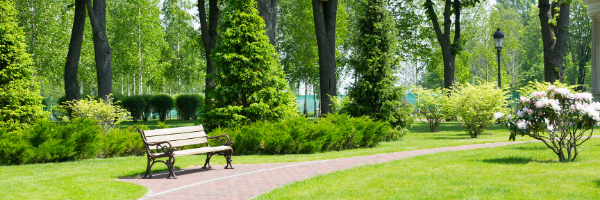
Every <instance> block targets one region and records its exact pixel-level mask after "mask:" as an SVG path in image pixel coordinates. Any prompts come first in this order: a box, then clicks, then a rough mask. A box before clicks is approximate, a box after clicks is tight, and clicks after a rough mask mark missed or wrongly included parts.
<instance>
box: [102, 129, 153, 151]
mask: <svg viewBox="0 0 600 200" xmlns="http://www.w3.org/2000/svg"><path fill="white" fill-rule="evenodd" d="M138 129H140V130H150V129H149V128H148V126H146V125H141V124H136V125H133V126H129V127H127V128H124V129H120V128H114V129H111V130H110V131H109V132H107V133H105V134H103V135H100V136H98V140H97V143H96V144H97V148H98V156H99V157H117V156H127V155H136V156H141V155H144V154H145V153H146V149H145V147H144V142H143V141H142V137H141V136H140V133H139V132H138Z"/></svg>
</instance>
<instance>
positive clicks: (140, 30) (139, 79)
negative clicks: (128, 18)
mask: <svg viewBox="0 0 600 200" xmlns="http://www.w3.org/2000/svg"><path fill="white" fill-rule="evenodd" d="M138 16H141V9H140V8H138ZM140 23H141V22H140V21H138V81H139V83H138V86H139V87H140V89H139V94H140V95H142V94H144V91H143V90H144V89H143V87H144V86H143V85H144V84H142V76H143V75H142V28H141V24H140Z"/></svg>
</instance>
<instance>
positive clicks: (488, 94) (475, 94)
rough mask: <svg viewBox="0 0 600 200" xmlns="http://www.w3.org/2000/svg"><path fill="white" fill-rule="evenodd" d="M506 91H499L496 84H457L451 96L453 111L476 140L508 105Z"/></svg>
mask: <svg viewBox="0 0 600 200" xmlns="http://www.w3.org/2000/svg"><path fill="white" fill-rule="evenodd" d="M505 94H506V91H505V90H503V89H497V88H496V85H495V83H483V84H481V85H471V84H469V83H466V84H455V85H454V86H453V88H452V93H451V95H450V102H451V103H452V105H453V108H454V109H453V110H454V112H456V113H457V114H458V116H459V117H460V118H459V119H460V122H461V123H462V126H463V127H464V128H465V131H466V132H467V133H468V134H469V135H471V137H472V138H476V137H477V135H479V134H481V133H483V131H485V130H486V129H487V127H488V126H489V125H491V124H493V123H494V122H495V121H496V120H495V119H494V113H496V112H502V111H504V110H505V109H506V106H507V105H508V101H507V100H506V99H508V98H507V97H506V96H505Z"/></svg>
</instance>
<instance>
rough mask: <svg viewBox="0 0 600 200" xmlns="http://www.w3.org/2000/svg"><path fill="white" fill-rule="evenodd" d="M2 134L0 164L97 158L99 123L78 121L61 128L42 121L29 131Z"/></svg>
mask: <svg viewBox="0 0 600 200" xmlns="http://www.w3.org/2000/svg"><path fill="white" fill-rule="evenodd" d="M7 130H8V129H1V130H0V164H8V165H14V164H28V163H46V162H58V161H66V160H73V159H84V158H93V157H95V156H96V147H95V145H94V142H95V140H96V138H97V137H98V135H100V133H101V129H100V126H99V125H98V123H97V122H96V121H95V120H93V119H89V118H77V119H73V120H72V121H70V122H68V123H66V124H64V125H61V124H57V123H52V122H50V121H47V120H39V121H38V122H36V123H35V124H34V125H32V126H30V127H29V128H28V129H23V130H16V131H7Z"/></svg>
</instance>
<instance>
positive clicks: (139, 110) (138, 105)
mask: <svg viewBox="0 0 600 200" xmlns="http://www.w3.org/2000/svg"><path fill="white" fill-rule="evenodd" d="M147 107H148V103H146V100H145V99H144V97H143V96H141V95H134V96H130V97H126V98H125V99H123V108H125V109H127V110H128V111H129V112H130V113H131V117H132V118H133V122H136V123H137V121H138V120H139V119H141V118H142V115H143V114H144V110H145V109H146V108H147Z"/></svg>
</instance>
